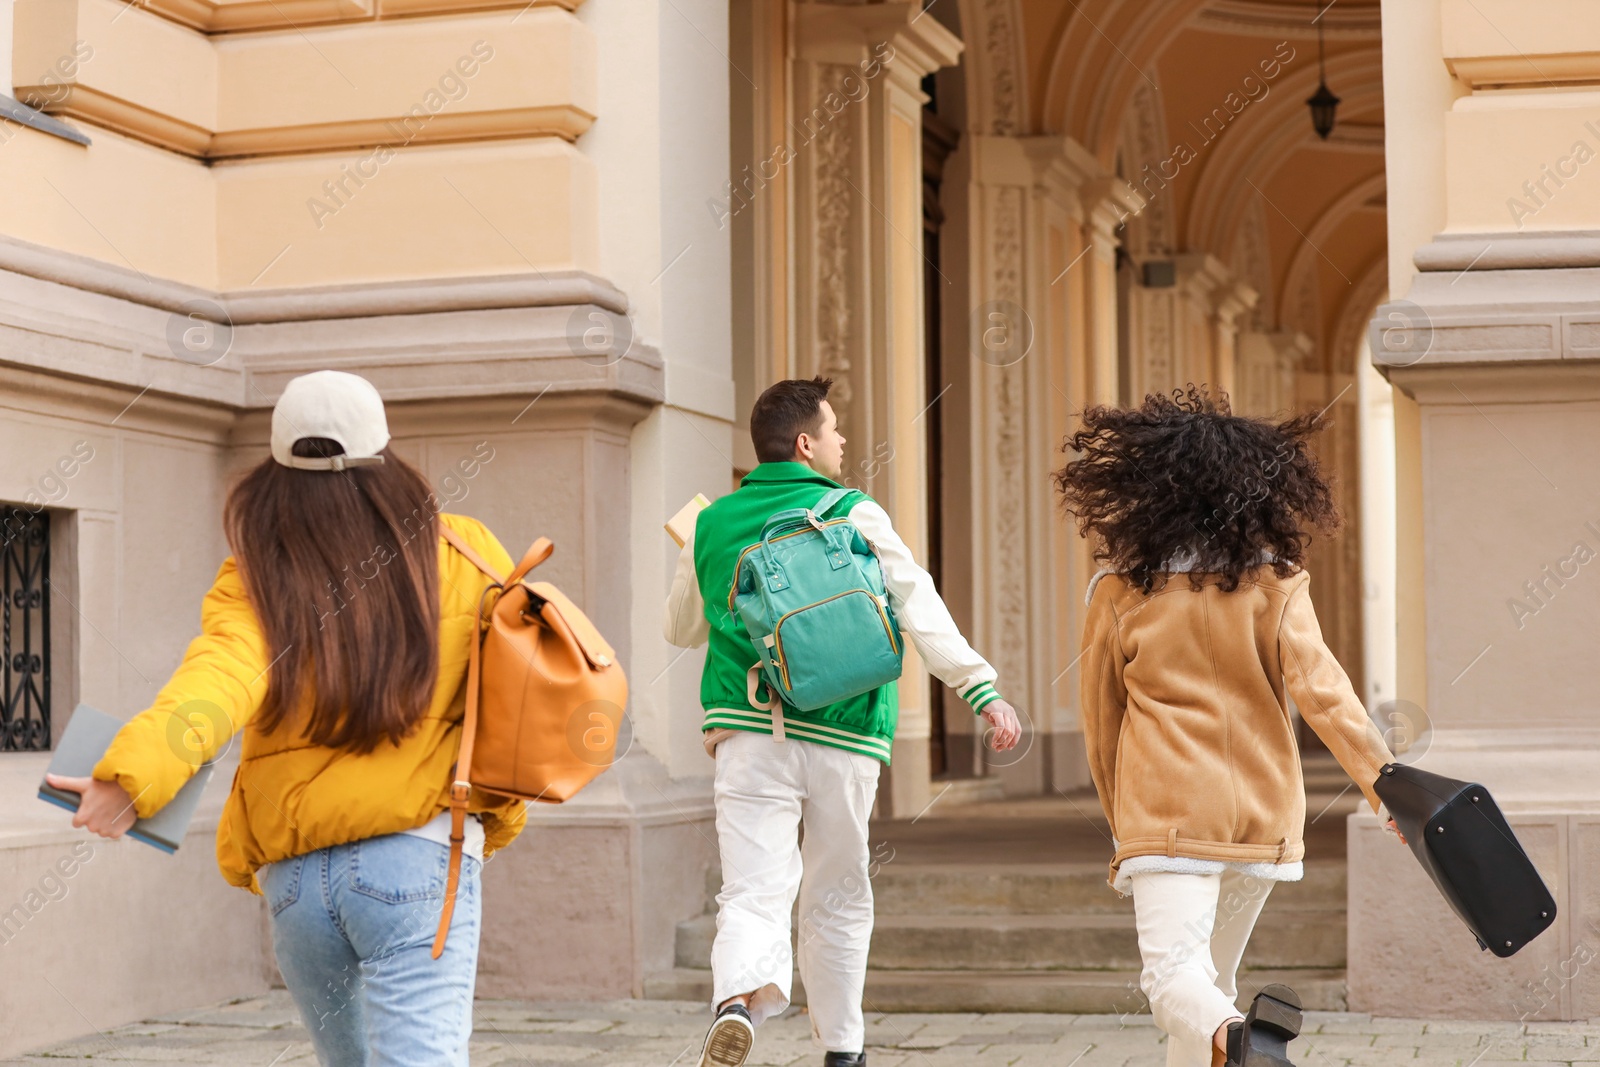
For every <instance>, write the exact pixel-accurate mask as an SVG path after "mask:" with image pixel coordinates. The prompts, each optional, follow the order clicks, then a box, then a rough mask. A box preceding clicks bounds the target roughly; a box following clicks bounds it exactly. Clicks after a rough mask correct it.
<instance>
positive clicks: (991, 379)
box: [985, 186, 1029, 688]
mask: <svg viewBox="0 0 1600 1067" xmlns="http://www.w3.org/2000/svg"><path fill="white" fill-rule="evenodd" d="M1023 196H1024V190H1023V189H1022V188H1020V187H1017V186H1002V187H1000V188H998V189H996V190H995V191H994V208H993V214H992V216H991V218H990V221H991V224H992V226H993V229H992V230H991V234H990V245H989V266H990V294H989V295H990V298H991V299H993V300H1006V301H1010V302H1011V303H1014V304H1016V305H1018V306H1021V305H1022V304H1023V302H1024V292H1023V281H1022V271H1023V241H1022V229H1023ZM986 371H987V373H986V375H985V376H986V377H987V378H988V392H989V412H990V415H991V417H992V418H993V422H992V423H991V432H992V433H993V435H994V462H993V464H992V465H991V466H990V467H989V470H990V473H991V475H992V477H993V479H994V480H993V483H992V492H993V495H992V497H991V499H990V501H989V514H990V516H991V517H992V520H993V525H992V526H991V527H990V529H991V532H992V536H993V541H992V542H991V543H990V544H989V546H988V554H989V560H990V565H989V568H988V570H989V581H990V597H991V601H990V603H991V604H992V605H993V612H992V618H993V619H994V620H995V626H996V631H997V632H996V633H995V635H994V638H995V639H996V641H997V643H996V644H995V645H994V648H993V654H994V655H995V657H996V669H997V670H998V672H999V674H1000V677H1001V678H1002V679H1003V680H1005V683H1006V684H1011V685H1014V686H1016V687H1019V688H1020V687H1022V686H1024V685H1025V684H1026V679H1027V676H1028V675H1027V671H1028V664H1027V655H1026V650H1027V649H1028V647H1029V643H1028V621H1027V620H1028V616H1027V610H1028V592H1029V591H1028V587H1027V583H1026V577H1025V576H1026V575H1027V574H1028V573H1029V568H1028V565H1027V564H1028V554H1027V528H1026V526H1025V518H1026V515H1027V501H1026V498H1025V496H1026V494H1025V489H1024V486H1023V471H1024V470H1025V469H1026V463H1027V457H1026V455H1024V448H1025V444H1024V440H1023V432H1024V423H1025V419H1024V414H1023V395H1022V394H1023V373H1024V372H1023V368H1022V366H1021V365H1020V364H1012V365H1011V366H1008V367H995V366H990V367H987V368H986Z"/></svg>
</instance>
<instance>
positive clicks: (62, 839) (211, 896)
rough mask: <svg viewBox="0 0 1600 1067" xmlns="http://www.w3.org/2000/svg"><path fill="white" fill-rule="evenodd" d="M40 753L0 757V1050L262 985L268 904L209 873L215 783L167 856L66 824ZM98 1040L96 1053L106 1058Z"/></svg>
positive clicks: (265, 981) (267, 958)
mask: <svg viewBox="0 0 1600 1067" xmlns="http://www.w3.org/2000/svg"><path fill="white" fill-rule="evenodd" d="M49 762H50V754H49V753H47V752H41V753H7V754H6V757H5V759H4V761H0V812H3V813H4V815H3V816H0V972H3V973H4V974H5V976H6V980H5V982H4V984H3V986H0V1018H3V1019H5V1026H4V1027H3V1028H0V1057H5V1056H11V1055H14V1054H18V1053H21V1052H24V1051H26V1050H28V1049H34V1048H39V1047H41V1046H43V1045H47V1044H51V1043H53V1042H56V1041H61V1040H64V1039H66V1038H69V1037H73V1036H76V1035H79V1034H83V1033H86V1032H89V1031H100V1030H107V1029H110V1028H112V1027H115V1026H121V1025H123V1024H125V1023H130V1022H134V1021H137V1020H139V1019H148V1018H150V1017H152V1016H156V1015H162V1014H165V1013H170V1012H175V1011H180V1010H186V1009H189V1008H193V1007H194V1006H196V1005H198V1004H211V1003H215V1002H216V1001H218V1000H223V999H227V998H230V997H248V996H256V995H258V994H260V993H263V992H265V991H266V990H267V988H268V987H269V985H270V984H271V981H272V977H273V974H274V970H273V968H272V963H271V948H270V937H269V934H268V930H267V913H266V910H265V908H263V907H262V903H261V898H260V897H257V896H254V895H252V894H250V893H246V892H244V891H242V890H239V889H235V888H233V887H232V886H230V885H228V884H227V883H226V882H224V881H223V880H222V878H221V876H220V875H219V874H218V873H217V861H216V833H217V820H218V816H219V814H220V812H221V808H222V800H223V798H224V795H225V793H224V791H223V790H221V789H214V790H212V791H211V792H210V793H209V794H208V795H207V796H206V797H205V799H204V801H203V807H202V810H201V811H200V813H199V814H198V815H197V816H196V818H195V821H194V825H193V827H191V829H190V831H189V836H188V837H187V838H186V839H185V840H184V843H183V847H181V848H180V849H179V850H178V851H177V853H176V854H175V855H171V856H168V855H166V854H164V853H161V852H159V851H157V850H156V849H154V848H151V847H149V846H148V845H144V844H140V843H139V842H137V841H133V840H130V839H124V840H120V841H106V840H102V839H101V838H98V837H94V836H92V835H90V834H87V833H84V832H83V831H81V830H74V829H72V827H71V825H70V821H69V818H70V817H69V816H68V815H67V813H66V812H64V811H62V810H61V809H60V808H57V807H53V806H51V805H49V804H46V803H44V802H43V801H41V800H38V799H36V794H37V791H38V787H39V782H40V781H41V780H42V779H43V778H44V772H45V767H46V766H48V764H49ZM231 770H232V768H230V767H219V768H218V777H219V778H226V777H227V776H228V775H229V774H230V773H231ZM107 1041H108V1044H107V1045H106V1048H105V1050H104V1052H103V1053H101V1054H102V1055H106V1056H108V1057H109V1058H112V1059H116V1058H118V1056H117V1051H116V1049H115V1044H114V1042H111V1041H110V1039H107Z"/></svg>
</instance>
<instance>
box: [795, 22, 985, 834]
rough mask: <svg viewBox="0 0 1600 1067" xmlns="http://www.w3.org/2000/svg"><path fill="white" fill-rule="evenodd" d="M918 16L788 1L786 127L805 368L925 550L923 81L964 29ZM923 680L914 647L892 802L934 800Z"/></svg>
mask: <svg viewBox="0 0 1600 1067" xmlns="http://www.w3.org/2000/svg"><path fill="white" fill-rule="evenodd" d="M920 14H921V10H920V5H914V4H910V3H885V4H871V5H862V6H854V5H851V6H846V5H835V4H817V3H812V4H798V5H796V6H795V8H794V15H795V20H794V49H795V58H794V64H793V86H794V93H793V98H792V107H793V114H792V117H791V121H790V130H791V133H792V134H793V135H794V137H795V138H797V143H796V144H795V145H794V146H793V147H794V150H795V152H796V154H797V158H798V166H797V169H796V173H795V229H794V232H795V235H796V245H795V309H794V323H795V339H796V346H795V347H796V362H797V364H798V371H799V373H800V374H801V375H803V376H808V375H811V374H823V375H826V376H828V377H831V378H833V379H834V380H835V383H836V384H835V386H834V390H833V393H832V395H831V400H832V403H833V406H834V408H835V410H836V411H837V412H838V413H839V418H840V420H841V424H842V427H843V431H844V434H845V436H846V438H847V439H848V441H849V444H848V445H847V450H846V455H845V465H846V469H845V473H844V477H843V480H844V481H845V483H846V484H849V485H853V486H856V487H858V488H861V489H863V490H865V491H866V492H868V493H870V494H871V495H872V496H873V497H874V498H875V499H876V500H878V502H879V503H881V504H883V506H884V508H885V509H886V510H887V511H888V512H889V514H890V516H891V517H892V518H893V519H894V523H895V529H896V530H897V531H898V532H899V534H900V536H901V537H902V538H903V539H904V540H905V542H906V544H907V545H908V546H909V547H910V548H911V551H912V553H913V554H914V555H916V556H917V557H918V558H926V548H927V513H926V503H927V501H926V492H925V483H926V477H927V474H926V471H927V468H926V456H925V445H924V443H923V442H924V428H923V426H922V424H921V422H920V419H921V417H922V414H923V411H924V409H925V408H926V406H927V402H926V400H925V392H926V383H925V381H924V356H925V350H924V338H923V325H922V323H923V315H922V285H923V280H922V270H923V260H922V254H923V253H922V106H923V104H924V103H926V97H925V96H924V95H923V93H922V90H921V88H920V84H921V81H922V78H923V77H924V76H925V75H927V74H928V73H930V72H931V71H934V70H937V69H939V68H940V67H945V66H950V65H952V64H953V63H955V62H956V59H957V58H958V56H959V55H960V52H961V42H960V40H959V39H957V38H956V37H955V35H953V34H952V33H950V31H948V30H947V29H945V28H944V27H943V26H942V25H940V23H939V22H938V21H937V20H936V19H931V18H920V17H919V15H920ZM927 685H928V683H927V677H926V670H925V668H924V667H923V665H922V662H921V660H920V658H919V657H918V656H917V654H916V650H915V649H914V648H908V649H907V651H906V658H905V673H904V675H903V676H902V678H901V681H900V722H899V728H898V730H897V732H896V737H895V745H894V752H893V769H892V770H891V772H890V773H889V775H888V777H887V778H886V779H885V780H884V782H883V784H882V786H881V787H880V790H879V797H880V804H881V805H882V807H883V809H884V810H886V811H892V812H894V813H897V814H908V815H910V814H915V813H916V812H917V811H918V810H920V808H921V807H923V806H924V805H926V803H927V798H928V734H929V727H930V721H929V711H928V688H927Z"/></svg>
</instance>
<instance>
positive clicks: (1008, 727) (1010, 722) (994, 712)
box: [983, 700, 1022, 752]
mask: <svg viewBox="0 0 1600 1067" xmlns="http://www.w3.org/2000/svg"><path fill="white" fill-rule="evenodd" d="M983 719H984V721H985V722H987V723H988V724H989V725H990V726H992V727H994V737H993V738H992V739H991V740H990V741H989V747H990V748H992V749H994V750H995V751H996V752H1005V751H1007V750H1009V749H1013V748H1016V747H1017V742H1019V741H1021V740H1022V723H1020V722H1018V721H1017V709H1016V708H1014V707H1012V706H1011V705H1010V704H1008V703H1007V702H1006V701H1004V700H991V701H990V702H989V705H988V706H987V707H985V708H984V709H983Z"/></svg>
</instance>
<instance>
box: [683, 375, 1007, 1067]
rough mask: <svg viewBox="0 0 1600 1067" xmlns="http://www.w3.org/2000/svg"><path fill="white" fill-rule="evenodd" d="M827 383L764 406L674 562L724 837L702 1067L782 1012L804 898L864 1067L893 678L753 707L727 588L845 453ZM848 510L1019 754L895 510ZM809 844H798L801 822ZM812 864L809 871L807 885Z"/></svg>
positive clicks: (838, 508)
mask: <svg viewBox="0 0 1600 1067" xmlns="http://www.w3.org/2000/svg"><path fill="white" fill-rule="evenodd" d="M832 384H833V383H832V382H831V381H829V380H827V379H824V378H815V379H812V380H811V381H798V380H794V381H782V382H778V383H777V384H776V385H774V386H772V387H771V388H770V389H768V390H767V391H766V392H764V393H762V394H761V397H760V398H759V399H758V400H757V401H756V405H755V408H754V410H753V411H752V412H751V415H750V435H751V437H752V438H753V440H754V443H755V449H756V458H757V459H759V460H760V461H761V462H760V465H759V466H758V467H756V469H755V470H753V471H751V472H750V473H749V474H748V475H746V476H745V477H744V480H743V481H742V482H740V485H739V489H738V490H737V491H736V492H733V493H730V494H729V495H727V496H724V497H722V498H720V499H718V500H716V501H715V502H713V503H712V504H711V505H710V506H709V507H707V508H706V509H705V510H704V511H702V512H700V514H699V516H698V517H697V519H696V522H695V527H694V531H693V534H692V536H691V537H690V538H689V539H688V540H687V541H686V543H685V544H684V546H683V551H682V552H681V553H680V554H679V556H678V568H677V573H676V574H675V575H674V577H673V582H672V593H671V595H670V596H669V597H668V599H667V607H666V620H665V631H666V637H667V640H668V641H671V642H672V643H673V644H675V645H679V646H681V647H685V648H690V647H695V646H698V645H701V644H705V643H706V642H707V641H709V643H710V644H709V649H708V651H707V653H706V664H705V670H704V673H703V674H702V676H701V683H700V699H701V702H702V704H703V705H704V706H705V711H706V717H705V721H704V724H703V726H702V729H703V731H704V739H705V745H706V750H707V751H708V752H710V753H711V754H712V755H713V756H714V757H715V758H716V761H717V769H716V786H715V798H716V813H717V838H718V845H719V848H720V850H721V853H722V892H721V893H720V894H718V896H717V938H716V941H715V943H714V944H713V946H712V952H711V970H712V976H713V978H712V981H713V986H714V989H713V996H712V1005H713V1007H714V1008H715V1009H716V1012H717V1017H716V1020H715V1021H714V1022H713V1023H712V1026H711V1030H710V1032H709V1033H708V1034H707V1035H706V1042H705V1046H704V1049H703V1051H702V1053H701V1059H700V1064H701V1067H737V1065H739V1064H742V1063H744V1062H745V1059H746V1058H747V1057H748V1056H749V1054H750V1049H751V1047H752V1045H753V1044H754V1036H755V1026H756V1025H757V1024H759V1023H760V1022H761V1021H762V1020H763V1019H767V1018H770V1017H771V1016H773V1015H775V1014H777V1013H778V1012H781V1011H783V1010H784V1009H785V1008H786V1007H788V1004H789V989H790V976H791V972H792V969H793V963H792V961H791V959H790V952H789V942H790V930H789V915H790V910H791V908H792V907H793V904H794V900H795V896H796V894H797V893H798V894H799V897H800V916H801V920H800V927H801V928H800V936H799V950H800V951H799V964H800V974H801V979H802V980H803V981H804V982H805V985H806V994H807V998H808V1000H809V1007H810V1013H811V1021H812V1032H813V1035H814V1036H815V1037H816V1039H817V1042H818V1043H819V1044H820V1045H821V1046H822V1048H823V1049H824V1050H825V1053H826V1055H825V1058H824V1061H823V1062H824V1064H825V1065H826V1067H858V1065H862V1064H865V1063H866V1054H865V1052H864V1050H863V1044H864V1040H865V1032H864V1026H863V1022H862V1016H861V993H862V985H863V982H864V981H865V978H866V965H867V945H868V942H869V941H870V940H871V936H872V888H871V885H870V883H869V881H868V874H867V868H868V863H869V856H868V848H867V819H868V817H869V816H870V815H871V813H872V804H873V799H874V798H875V797H876V795H877V788H878V770H879V767H880V766H881V765H882V764H886V763H888V762H889V754H890V748H891V745H892V743H893V741H894V728H895V719H896V716H897V705H896V700H895V694H896V689H895V686H894V685H892V684H891V685H885V686H881V687H879V688H877V689H874V690H872V691H870V692H868V693H864V694H862V695H861V696H857V697H852V698H850V699H848V700H841V701H839V702H837V703H834V704H829V705H827V706H825V707H822V708H818V709H815V710H812V711H804V712H802V711H799V710H798V709H795V708H791V707H785V706H783V705H781V704H779V705H776V706H775V708H774V711H775V712H776V714H774V711H767V710H763V709H762V708H759V707H757V706H755V704H754V703H753V702H752V700H751V698H750V696H751V695H750V693H749V692H748V689H747V682H748V674H749V670H750V667H751V666H752V665H753V664H754V663H755V662H756V656H755V652H754V651H753V650H752V648H751V645H750V639H749V637H748V636H747V635H746V633H745V631H744V627H743V625H742V624H741V623H740V621H739V618H738V616H737V615H736V614H735V613H734V612H732V611H730V610H729V609H728V594H729V589H730V587H731V585H732V582H733V574H734V567H735V564H736V562H737V560H738V556H739V553H740V552H741V551H742V550H743V549H744V548H746V547H747V546H748V545H750V544H751V543H753V542H755V541H756V540H758V539H759V538H760V537H761V530H762V527H763V526H765V524H766V522H767V519H768V518H769V517H770V516H772V515H773V514H775V513H777V512H779V511H783V510H785V509H789V508H808V507H812V506H813V505H815V504H816V503H817V502H818V501H819V500H821V498H822V496H823V495H824V494H825V493H827V492H828V491H830V490H832V489H837V488H840V485H839V483H838V482H837V481H836V480H835V479H837V478H838V477H839V475H840V473H841V470H842V467H843V463H844V443H845V439H844V437H843V436H841V435H840V433H839V429H838V421H837V419H836V417H835V416H834V412H833V409H832V407H831V406H830V405H829V404H828V402H827V399H826V398H827V395H828V388H829V387H830V386H831V385H832ZM841 516H848V518H849V519H850V521H851V522H852V523H854V524H855V526H856V528H857V529H859V530H860V531H861V533H862V534H863V535H864V536H865V537H866V538H867V539H868V540H869V541H871V542H872V543H873V545H874V546H875V547H876V549H877V552H878V557H879V560H880V562H881V564H882V569H883V578H884V583H885V584H886V585H887V587H888V591H889V599H890V604H891V606H892V607H893V608H894V612H895V616H896V618H897V620H898V621H899V623H900V628H901V630H902V631H903V632H904V633H905V634H906V635H907V636H908V637H910V639H911V641H912V643H913V644H914V645H915V646H916V648H917V651H918V652H919V653H921V655H922V658H923V661H924V662H925V663H926V664H927V667H928V669H929V670H930V671H932V672H933V674H934V675H936V676H937V677H938V678H939V679H940V680H942V681H943V682H944V683H945V684H946V685H949V686H950V687H952V688H953V689H955V690H956V691H957V693H959V694H960V696H961V697H962V698H963V699H964V700H966V702H967V704H968V705H969V706H970V707H971V708H972V710H973V712H974V713H975V714H979V715H981V716H982V717H983V718H984V719H985V720H986V721H987V722H988V723H989V725H990V726H991V727H993V736H992V738H991V741H990V743H991V744H992V746H993V747H994V748H995V749H996V750H998V751H1004V750H1006V749H1010V748H1013V747H1015V746H1016V744H1017V742H1018V741H1019V740H1020V739H1021V735H1022V729H1021V726H1020V725H1019V723H1018V721H1017V714H1016V711H1015V709H1013V708H1012V707H1011V705H1010V704H1008V703H1007V702H1006V701H1005V700H1004V699H1002V698H1001V696H1000V694H999V693H998V692H997V691H996V690H995V687H994V681H995V671H994V668H993V667H991V666H989V664H988V663H986V662H985V661H984V659H983V657H982V656H979V655H978V654H977V653H976V652H974V651H973V650H972V647H971V646H970V645H968V644H967V642H966V639H965V638H963V637H962V636H961V632H960V631H959V630H958V629H956V625H955V622H954V620H952V619H951V617H950V612H949V610H948V609H947V608H946V607H945V605H944V601H943V600H941V599H940V597H939V593H938V590H937V589H935V588H934V584H933V579H932V578H931V577H930V576H929V575H928V572H927V571H925V570H923V569H922V568H921V567H920V566H918V565H917V562H916V561H915V560H914V559H912V557H911V553H910V551H909V550H908V549H907V548H906V545H905V542H903V541H901V540H900V538H899V536H898V535H897V534H896V533H895V532H894V527H893V526H892V525H891V524H890V522H889V516H888V514H887V513H886V512H885V511H884V510H883V508H881V507H879V506H878V504H876V503H875V502H874V501H873V500H872V499H871V498H870V497H868V496H867V495H866V494H865V493H860V492H851V493H849V494H847V495H846V496H845V497H844V498H843V499H841V500H840V501H839V502H838V503H837V504H835V505H834V506H833V507H832V508H831V509H830V510H829V511H828V513H827V516H825V517H831V518H838V517H841ZM802 823H804V826H805V831H806V832H805V842H804V844H803V845H802V844H801V842H800V834H799V831H800V826H801V824H802ZM802 871H803V872H804V875H803V877H802Z"/></svg>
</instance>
